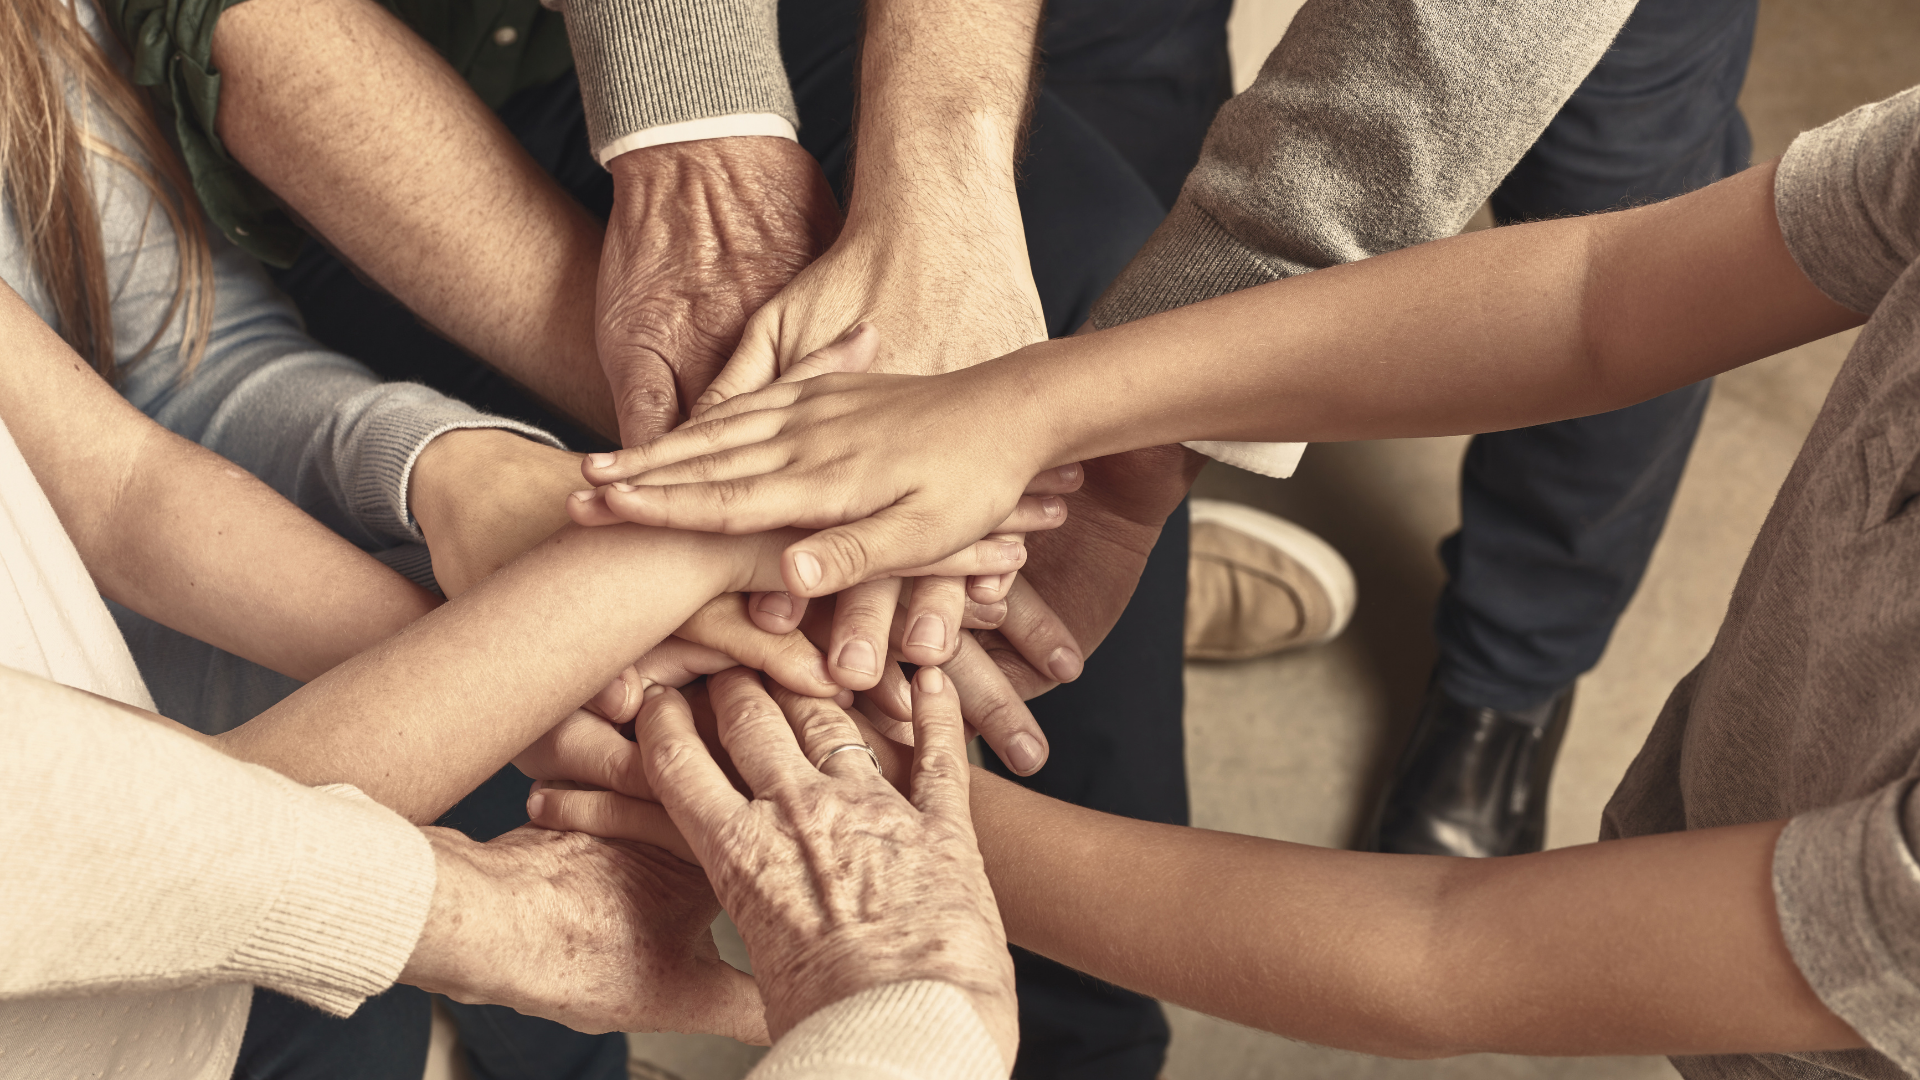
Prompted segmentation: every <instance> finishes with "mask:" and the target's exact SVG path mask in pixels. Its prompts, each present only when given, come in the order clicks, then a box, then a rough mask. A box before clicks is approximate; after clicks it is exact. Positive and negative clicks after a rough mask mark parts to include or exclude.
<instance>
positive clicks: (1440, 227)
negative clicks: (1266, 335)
mask: <svg viewBox="0 0 1920 1080" xmlns="http://www.w3.org/2000/svg"><path fill="white" fill-rule="evenodd" d="M1632 10H1633V0H1446V2H1435V0H1308V3H1307V4H1306V5H1305V6H1304V7H1302V8H1301V9H1300V12H1299V14H1298V15H1296V16H1295V17H1294V20H1293V23H1292V25H1291V26H1290V27H1288V29H1287V33H1286V36H1285V37H1284V38H1283V39H1282V40H1281V42H1280V44H1279V46H1278V47H1276V48H1275V49H1274V51H1273V54H1272V55H1271V56H1269V57H1268V58H1267V62H1266V63H1265V64H1264V65H1262V66H1261V68H1260V76H1259V78H1258V79H1257V80H1256V81H1255V82H1254V84H1253V85H1252V86H1251V87H1249V88H1248V89H1247V91H1246V92H1245V93H1243V94H1240V95H1239V96H1238V97H1235V98H1234V99H1233V100H1231V101H1229V102H1227V104H1226V105H1225V106H1223V107H1222V108H1221V110H1220V114H1219V116H1218V117H1217V118H1216V119H1215V120H1214V122H1213V127H1212V128H1211V129H1210V130H1209V131H1208V132H1207V141H1206V144H1205V147H1204V148H1203V149H1202V151H1201V155H1200V163H1199V164H1198V165H1197V166H1196V167H1195V168H1194V170H1193V173H1192V175H1190V176H1189V177H1188V178H1187V183H1186V186H1185V187H1184V188H1183V189H1182V190H1181V192H1180V198H1179V200H1178V201H1177V202H1176V203H1175V204H1174V208H1173V212H1172V213H1170V214H1169V215H1168V216H1167V219H1166V221H1165V222H1163V223H1162V224H1161V226H1160V228H1159V229H1158V230H1156V231H1155V232H1154V234H1153V236H1152V237H1151V238H1150V239H1149V240H1148V241H1147V245H1146V246H1145V247H1144V248H1142V249H1141V251H1140V253H1139V254H1138V255H1136V256H1135V257H1134V259H1133V262H1132V263H1131V264H1129V265H1128V266H1127V268H1126V270H1124V271H1122V272H1121V274H1120V277H1119V278H1118V279H1116V280H1115V281H1114V283H1113V285H1112V286H1111V287H1110V288H1109V289H1108V290H1107V292H1106V294H1105V295H1104V296H1102V297H1101V299H1100V301H1099V303H1097V304H1096V305H1095V306H1094V309H1093V314H1092V322H1093V324H1094V326H1096V327H1099V328H1106V327H1109V326H1116V325H1118V324H1120V323H1123V322H1130V321H1132V320H1134V319H1138V318H1143V317H1145V316H1148V315H1153V314H1156V313H1158V312H1162V311H1167V310H1170V309H1172V308H1176V307H1184V306H1186V305H1188V304H1194V303H1198V302H1200V301H1202V300H1209V299H1212V298H1213V297H1216V296H1221V295H1224V294H1226V293H1230V292H1236V291H1238V290H1240V289H1245V288H1248V287H1250V286H1254V285H1262V284H1265V283H1267V282H1269V281H1275V280H1278V279H1280V278H1284V277H1291V276H1292V275H1294V274H1300V273H1305V272H1306V271H1309V270H1317V269H1320V268H1321V267H1326V266H1334V265H1337V264H1340V263H1346V262H1352V261H1354V260H1356V259H1364V258H1366V257H1368V256H1370V255H1378V254H1381V253H1383V252H1387V251H1393V250H1395V249H1398V248H1403V247H1407V246H1409V245H1412V244H1420V243H1425V242H1426V241H1429V240H1437V239H1439V238H1441V237H1444V236H1450V235H1452V234H1454V233H1456V232H1458V231H1459V230H1460V229H1461V227H1462V226H1464V225H1465V224H1466V223H1467V219H1468V218H1470V217H1471V216H1472V215H1473V212H1474V210H1475V209H1477V208H1478V207H1479V206H1480V204H1481V203H1482V202H1484V201H1485V200H1486V198H1487V196H1488V195H1490V194H1492V193H1493V189H1494V188H1495V187H1497V186H1499V184H1500V181H1501V180H1502V179H1503V178H1505V176H1506V175H1507V172H1508V171H1509V170H1511V169H1512V168H1513V166H1514V164H1515V163H1516V162H1518V161H1519V160H1520V158H1521V156H1522V155H1523V154H1525V153H1526V152H1527V149H1528V147H1530V146H1532V145H1533V142H1534V140H1535V139H1537V138H1538V137H1539V135H1540V133H1541V132H1542V131H1543V130H1545V129H1546V126H1547V124H1548V123H1549V122H1550V121H1551V120H1552V119H1553V117H1554V114H1555V113H1557V112H1558V111H1559V110H1560V106H1561V105H1563V104H1565V102H1566V100H1567V98H1568V97H1570V96H1571V95H1572V94H1573V91H1574V90H1575V89H1576V88H1577V87H1578V86H1579V85H1580V82H1581V80H1582V79H1584V78H1585V77H1586V75H1587V73H1588V72H1589V71H1590V70H1592V68H1593V66H1594V64H1595V63H1597V62H1598V61H1599V59H1600V57H1601V55H1602V54H1603V53H1604V52H1605V51H1606V49H1607V46H1608V45H1609V44H1610V43H1611V42H1612V41H1613V38H1614V35H1615V34H1617V33H1618V32H1619V30H1620V27H1621V26H1622V25H1623V24H1624V23H1625V22H1626V19H1627V16H1628V15H1629V14H1630V13H1631V12H1632ZM1276 445H1281V444H1246V443H1207V444H1194V446H1195V449H1199V450H1202V451H1203V452H1206V453H1208V454H1210V455H1212V456H1215V457H1219V458H1222V459H1223V460H1228V461H1230V462H1231V463H1233V464H1236V465H1242V466H1243V467H1251V468H1254V469H1255V470H1256V471H1261V472H1268V473H1270V474H1273V475H1285V474H1286V473H1287V472H1290V471H1291V466H1292V461H1293V460H1294V459H1297V457H1298V454H1299V449H1298V444H1284V445H1287V446H1288V447H1290V449H1289V450H1287V451H1281V452H1279V453H1278V455H1277V456H1278V457H1279V458H1280V459H1281V460H1280V462H1279V464H1277V465H1273V466H1272V467H1265V466H1263V463H1262V459H1263V458H1264V459H1265V461H1267V462H1272V461H1273V459H1274V457H1275V456H1276V455H1275V453H1274V452H1273V451H1272V450H1266V451H1265V452H1264V453H1263V452H1261V451H1254V452H1252V453H1247V452H1246V448H1250V447H1263V448H1267V447H1274V446H1276Z"/></svg>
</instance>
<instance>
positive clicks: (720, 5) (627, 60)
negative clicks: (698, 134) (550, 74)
mask: <svg viewBox="0 0 1920 1080" xmlns="http://www.w3.org/2000/svg"><path fill="white" fill-rule="evenodd" d="M547 2H548V6H549V7H558V8H559V9H560V10H561V11H563V12H564V13H565V14H566V17H567V39H568V41H569V42H570V43H571V44H572V46H573V63H574V67H575V68H576V69H577V70H578V72H579V76H580V100H581V102H582V103H583V104H584V105H585V107H586V114H587V136H588V140H589V141H590V143H591V144H592V146H593V151H594V156H595V157H596V158H599V159H600V160H601V161H602V162H603V163H604V162H605V161H606V159H607V155H606V153H605V150H606V148H607V147H609V146H610V145H612V144H613V143H615V142H616V141H619V140H622V139H625V138H626V137H628V136H631V135H633V134H634V133H636V132H640V131H644V130H647V129H652V128H663V127H666V126H668V125H672V124H687V123H691V122H694V121H702V120H711V119H713V118H715V117H734V116H751V115H759V116H774V117H779V118H780V119H781V120H784V121H785V123H786V129H787V131H789V132H791V131H792V130H793V129H794V128H796V127H798V126H799V123H800V114H799V111H798V110H797V109H796V108H795V107H794V103H793V89H792V87H790V86H789V85H788V83H787V70H786V67H785V66H784V65H783V64H782V63H781V62H780V25H779V19H778V3H777V2H776V0H558V2H555V0H547ZM661 141H668V140H661Z"/></svg>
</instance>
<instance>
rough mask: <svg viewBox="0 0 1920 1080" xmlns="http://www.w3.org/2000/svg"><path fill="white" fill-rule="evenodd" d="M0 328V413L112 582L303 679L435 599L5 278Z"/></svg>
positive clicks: (118, 595)
mask: <svg viewBox="0 0 1920 1080" xmlns="http://www.w3.org/2000/svg"><path fill="white" fill-rule="evenodd" d="M0 341H5V342H6V343H7V356H6V362H5V363H4V364H0V420H3V421H5V423H6V425H7V428H8V429H9V430H10V431H11V432H12V433H13V437H14V440H15V441H16V442H17V443H18V444H19V446H20V452H21V454H22V455H24V456H25V458H26V460H27V462H28V464H29V465H30V466H31V467H32V469H33V473H34V476H35V477H36V478H37V479H38V480H39V481H40V486H41V487H42V488H43V489H45V491H46V493H47V498H48V499H49V500H50V501H51V502H52V504H53V508H54V511H55V512H56V513H57V514H58V515H59V517H60V523H61V524H62V525H63V526H65V528H66V530H67V533H68V535H69V536H71V537H72V539H73V543H74V546H75V547H76V548H77V549H78V550H79V552H80V555H81V558H82V559H83V560H84V561H85V563H86V566H87V570H88V572H89V573H91V574H92V575H93V579H94V583H95V584H96V585H97V586H98V588H99V589H100V592H101V593H102V594H103V595H105V596H107V597H109V598H110V599H113V600H116V601H118V602H119V603H121V604H124V605H126V606H127V607H129V608H131V609H133V610H134V611H137V612H139V613H140V614H142V615H145V616H147V617H149V618H151V619H154V620H155V621H158V622H161V623H164V624H165V625H167V626H171V627H173V628H174V629H176V630H179V631H181V632H182V633H185V634H190V635H192V636H194V637H197V638H199V639H201V640H203V641H206V642H209V643H211V644H213V645H216V646H219V647H220V648H222V649H226V650H227V651H229V652H232V653H235V654H236V655H239V656H243V657H245V658H247V659H249V660H252V661H254V662H255V663H258V664H261V665H262V666H265V667H269V668H272V669H273V670H275V671H278V672H281V673H283V674H286V675H291V676H293V677H294V678H296V679H303V680H304V679H311V678H313V677H314V676H316V675H318V674H320V673H321V672H323V671H325V670H327V669H328V668H330V667H333V666H334V665H335V664H338V663H339V662H340V661H342V660H344V659H346V658H347V657H349V656H351V655H353V654H354V653H356V652H359V651H360V650H361V649H363V648H365V647H366V646H367V645H368V644H370V643H372V642H374V641H377V640H379V639H380V638H382V637H385V636H387V635H388V634H391V633H393V632H394V631H396V630H398V629H400V628H401V627H402V626H405V625H406V624H407V623H409V622H412V621H413V620H414V619H416V618H419V617H420V616H421V615H424V614H425V613H426V612H428V611H430V610H432V609H433V607H434V606H435V605H436V604H437V601H436V600H435V599H434V598H433V597H432V596H431V595H429V594H428V593H427V592H426V591H425V590H423V589H421V588H419V587H417V586H415V585H413V584H411V583H410V582H408V581H407V580H406V579H405V578H402V577H401V576H400V575H398V574H396V573H394V572H393V571H392V570H389V569H388V568H387V567H385V566H382V565H381V564H380V563H378V562H376V561H375V560H374V559H373V558H372V557H371V556H369V555H367V554H366V553H365V552H362V551H360V550H359V549H358V548H355V547H354V546H353V545H351V544H349V543H347V542H346V541H345V540H343V539H341V538H340V537H338V536H336V535H334V534H333V533H332V532H331V531H329V530H328V529H327V528H326V527H325V526H323V525H321V524H320V523H319V522H317V521H315V520H313V519H312V518H310V517H308V516H307V515H306V514H303V513H301V512H300V511H299V510H298V509H296V508H295V507H294V506H293V505H292V504H291V503H288V502H287V501H286V500H284V499H282V498H281V497H280V496H278V495H276V494H275V493H274V492H273V491H272V489H270V488H268V487H267V486H266V485H265V484H263V483H261V482H260V481H259V480H257V479H255V478H254V477H252V476H251V475H249V474H247V473H246V472H245V471H243V470H241V469H239V468H238V467H236V466H235V465H233V464H232V463H231V462H228V461H226V460H225V459H223V458H221V457H219V456H218V455H216V454H214V453H212V452H211V451H209V450H206V449H204V448H202V447H200V446H197V445H195V444H193V443H191V442H188V441H187V440H186V439H183V438H180V437H179V436H177V435H173V434H172V433H170V432H168V431H167V430H166V429H164V428H162V427H160V426H159V425H158V424H156V423H154V422H153V421H151V420H149V419H148V418H147V417H145V416H143V415H141V413H140V412H139V410H137V409H135V408H134V407H133V406H131V405H129V404H127V402H126V401H124V400H123V399H122V398H121V397H120V395H119V394H117V393H115V392H114V390H113V388H112V387H110V386H108V385H107V384H106V383H105V382H104V381H102V380H101V379H100V377H99V375H97V374H96V373H95V372H94V371H93V369H92V368H90V367H88V366H87V364H86V363H85V362H84V361H82V360H81V359H80V357H79V356H77V355H76V354H75V353H74V352H73V350H72V349H70V348H68V347H67V344H66V343H65V342H64V341H62V340H60V338H59V336H58V335H56V334H55V333H54V332H53V331H52V330H51V329H49V328H48V327H47V325H46V324H45V323H44V322H42V321H41V320H40V318H39V317H38V316H37V315H35V314H34V312H33V311H32V309H30V308H28V307H27V306H26V304H25V303H23V302H22V301H21V300H20V298H19V296H18V295H16V294H15V293H14V292H13V290H12V289H10V288H5V287H0ZM215 538H217V539H218V542H210V541H213V540H214V539H215ZM635 655H638V654H637V653H636V654H635ZM582 700H585V699H584V698H583V699H582Z"/></svg>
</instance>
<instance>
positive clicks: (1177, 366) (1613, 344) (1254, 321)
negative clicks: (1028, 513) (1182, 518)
mask: <svg viewBox="0 0 1920 1080" xmlns="http://www.w3.org/2000/svg"><path fill="white" fill-rule="evenodd" d="M1771 180H1772V169H1771V167H1761V168H1757V169H1753V170H1749V171H1748V172H1747V173H1744V174H1742V175H1741V176H1739V177H1736V178H1734V179H1732V180H1729V181H1725V182H1723V183H1721V184H1719V185H1715V186H1714V187H1712V188H1708V189H1705V190H1703V191H1699V192H1695V193H1694V194H1691V195H1688V196H1684V197H1682V198H1680V199H1676V200H1673V201H1671V202H1668V203H1663V204H1661V205H1658V206H1652V207H1646V208H1642V209H1638V210H1632V211H1627V212H1624V213H1617V214H1607V215H1600V216H1595V217H1587V218H1577V219H1569V220H1563V221H1552V222H1542V223H1538V224H1532V225H1521V226H1513V227H1510V228H1503V229H1496V230H1489V231H1487V232H1481V233H1475V234H1472V235H1469V236H1462V237H1458V238H1454V239H1449V240H1443V241H1439V242H1436V243H1433V244H1428V245H1423V246H1421V247H1416V248H1409V249H1407V250H1404V251H1398V252H1394V253H1391V254H1388V255H1383V256H1379V257H1376V258H1373V259H1368V260H1364V261H1362V262H1359V263H1355V264H1351V265H1347V266H1339V267H1333V268H1331V269H1327V270H1322V271H1318V272H1316V273H1313V274H1309V275H1304V276H1301V277H1298V278H1293V279H1289V280H1286V281H1280V282H1274V283H1271V284H1268V285H1263V286H1260V287H1258V288H1253V289H1247V290H1244V291H1242V292H1238V293H1234V294H1232V295H1229V296H1224V297H1220V298H1217V299H1214V300H1211V301H1207V302H1205V303H1202V304H1195V305H1193V306H1191V307H1187V308H1182V309H1179V310H1176V311H1171V312H1165V313H1162V314H1160V315H1157V316H1153V317H1151V318H1149V319H1144V320H1140V321H1138V322H1135V323H1130V324H1128V325H1125V326H1121V327H1116V328H1114V329H1112V330H1107V331H1102V332H1101V333H1098V334H1092V335H1084V336H1081V337H1078V338H1074V339H1071V340H1068V341H1060V342H1050V343H1046V344H1044V345H1041V346H1037V347H1036V348H1035V349H1034V350H1033V351H1032V353H1031V356H1030V357H1028V358H1024V359H1026V360H1027V361H1028V362H1026V363H1023V364H1022V365H1021V366H1022V368H1024V369H1025V371H1024V373H1015V372H1007V373H1004V374H1002V375H1001V376H999V379H1000V381H1001V383H1003V384H1004V385H1006V386H1008V387H1010V388H1011V387H1018V389H1010V390H1008V391H1007V392H1008V393H1009V395H1010V396H1012V397H1014V398H1017V399H1020V400H1025V401H1028V402H1035V403H1046V405H1047V406H1048V410H1049V411H1048V415H1047V418H1046V422H1047V424H1048V425H1049V426H1051V427H1053V428H1054V429H1055V430H1056V431H1057V432H1059V435H1058V437H1057V439H1056V441H1055V443H1054V445H1052V446H1051V447H1050V450H1051V452H1050V454H1049V457H1050V458H1051V459H1054V460H1048V461H1047V462H1046V464H1059V463H1063V462H1066V461H1073V460H1078V459H1082V458H1085V457H1091V456H1095V455H1098V454H1105V453H1113V452H1116V451H1119V450H1125V449H1131V448H1133V447H1138V446H1150V445H1158V444H1160V443H1165V442H1171V441H1177V440H1185V439H1254V440H1283V441H1310V442H1322V441H1339V440H1347V439H1373V438H1395V437H1413V436H1425V435H1441V434H1455V433H1463V432H1480V431H1494V430H1502V429H1507V428H1514V427H1522V426H1527V425H1531V424H1538V423H1544V422H1547V421H1552V420H1560V419H1564V418H1566V417H1570V416H1581V415H1587V414H1591V413H1596V412H1603V411H1606V410H1609V409H1614V408H1619V407H1621V406H1624V405H1628V404H1632V403H1634V402H1638V401H1642V400H1645V399H1647V398H1650V397H1653V396H1654V395H1656V394H1659V393H1662V392H1664V391H1666V390H1669V389H1673V388H1675V387H1678V386H1684V385H1687V384H1689V383H1692V382H1696V381H1698V380H1700V379H1702V378H1705V377H1707V376H1710V375H1713V374H1715V373H1718V372H1721V371H1725V370H1727V369H1729V368H1732V367H1736V366H1738V365H1740V364H1744V363H1747V362H1750V361H1752V360H1756V359H1759V358H1760V357H1763V356H1767V355H1770V354H1772V353H1774V352H1778V351H1780V350H1781V349H1784V348H1787V347H1789V346H1792V345H1795V344H1799V343H1801V342H1804V341H1807V340H1811V339H1813V338H1817V337H1821V336H1824V335H1826V334H1829V333H1832V332H1834V331H1837V330H1840V329H1842V328H1844V327H1846V326H1849V325H1853V324H1856V323H1858V322H1859V321H1860V316H1858V315H1856V314H1854V313H1852V312H1848V311H1846V310H1845V309H1843V308H1840V307H1839V306H1838V305H1836V304H1834V303H1833V302H1832V301H1830V300H1828V299H1827V298H1826V297H1825V296H1824V295H1822V294H1821V293H1820V292H1819V290H1818V289H1816V288H1815V287H1814V286H1813V284H1812V283H1811V282H1809V281H1807V280H1806V278H1805V276H1804V275H1803V274H1801V272H1800V271H1799V269H1798V267H1797V266H1796V265H1795V264H1794V262H1793V260H1792V257H1791V256H1790V255H1789V254H1788V252H1787V249H1786V245H1785V243H1784V241H1783V240H1782V239H1781V236H1780V230H1779V227H1778V224H1777V223H1776V221H1775V219H1774V216H1773V207H1772V182H1771ZM1043 369H1045V370H1043ZM983 377H984V376H983Z"/></svg>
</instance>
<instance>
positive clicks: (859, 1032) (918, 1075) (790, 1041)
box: [747, 980, 1008, 1080]
mask: <svg viewBox="0 0 1920 1080" xmlns="http://www.w3.org/2000/svg"><path fill="white" fill-rule="evenodd" d="M1007 1072H1008V1064H1007V1062H1006V1061H1004V1060H1003V1059H1002V1058H1001V1057H1000V1047H999V1046H998V1044H996V1043H995V1042H994V1041H993V1037H992V1036H991V1035H988V1034H987V1027H986V1025H985V1024H983V1023H981V1021H980V1014H979V1013H977V1012H975V1011H974V1009H973V1003H972V1002H970V1001H968V1000H967V997H966V995H965V994H962V993H961V992H960V991H959V990H957V989H955V988H954V987H953V986H951V985H949V984H947V983H943V982H932V981H929V980H919V981H915V982H903V983H892V984H890V985H887V986H876V987H874V988H873V989H871V990H866V991H862V992H861V993H858V994H855V995H854V996H853V997H850V998H847V999H845V1000H844V1001H836V1002H834V1003H833V1004H832V1005H829V1006H827V1007H826V1008H824V1009H821V1010H820V1011H819V1012H816V1013H814V1014H813V1015H812V1016H809V1017H807V1018H806V1019H805V1020H802V1021H801V1022H800V1023H799V1025H798V1026H796V1027H795V1028H794V1029H793V1030H792V1031H789V1032H787V1033H786V1034H785V1035H784V1036H782V1037H781V1039H780V1041H779V1042H778V1043H775V1044H774V1047H773V1050H772V1052H771V1053H769V1054H768V1055H767V1056H766V1057H765V1058H764V1059H762V1060H761V1062H760V1064H759V1066H758V1067H756V1068H755V1069H754V1070H753V1072H751V1073H749V1074H748V1075H747V1080H1006V1077H1007Z"/></svg>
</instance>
